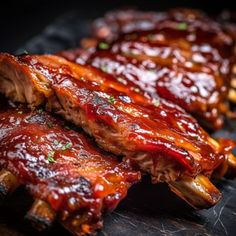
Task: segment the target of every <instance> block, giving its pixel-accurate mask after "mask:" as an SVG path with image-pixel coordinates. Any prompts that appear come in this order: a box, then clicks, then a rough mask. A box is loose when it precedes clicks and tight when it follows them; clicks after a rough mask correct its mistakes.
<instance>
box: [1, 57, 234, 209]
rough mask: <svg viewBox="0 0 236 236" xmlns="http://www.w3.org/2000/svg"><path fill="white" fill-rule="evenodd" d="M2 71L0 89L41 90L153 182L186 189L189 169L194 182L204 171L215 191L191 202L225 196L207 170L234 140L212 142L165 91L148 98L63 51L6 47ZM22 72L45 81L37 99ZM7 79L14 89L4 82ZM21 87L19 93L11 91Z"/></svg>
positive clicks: (61, 110)
mask: <svg viewBox="0 0 236 236" xmlns="http://www.w3.org/2000/svg"><path fill="white" fill-rule="evenodd" d="M13 72H14V73H13ZM0 74H1V77H0V80H1V85H2V86H1V87H0V88H1V92H2V93H4V94H6V95H7V96H8V97H10V98H12V99H15V100H18V101H20V102H26V103H29V104H30V105H31V106H35V105H36V104H38V103H40V102H41V97H42V96H44V101H45V103H47V109H49V110H52V111H55V112H56V113H57V114H60V115H62V116H63V117H65V118H66V119H67V120H69V121H72V122H73V123H75V124H76V125H78V126H81V127H82V128H83V129H84V130H85V131H86V132H87V133H89V134H90V135H91V136H93V137H94V138H95V140H96V142H97V143H98V144H99V145H100V146H101V147H103V148H104V149H105V150H107V151H110V152H113V153H114V154H116V155H121V156H124V158H127V159H132V160H133V161H134V162H135V163H136V164H137V165H139V168H140V169H141V170H143V171H144V172H148V173H150V174H151V176H152V180H153V182H154V183H156V182H167V183H169V184H170V185H172V183H173V182H175V181H178V183H179V184H178V186H177V185H176V187H179V188H180V189H182V188H183V186H185V187H187V185H186V184H185V183H184V179H185V177H186V176H188V178H190V179H191V181H192V182H194V181H195V177H196V176H199V175H201V176H203V177H202V178H204V179H205V180H206V181H202V183H204V184H206V185H211V186H212V187H210V186H208V187H206V186H205V187H203V188H202V189H205V190H206V191H208V190H211V189H214V191H212V192H211V191H210V192H209V196H211V197H210V198H208V197H207V198H204V199H205V200H204V204H202V205H199V204H198V202H194V196H192V199H193V202H190V204H192V205H194V206H195V207H197V208H203V207H209V206H211V205H212V204H215V203H216V202H217V201H218V200H219V199H220V193H219V191H218V190H217V189H216V188H215V187H214V186H213V185H212V184H211V183H210V181H209V180H208V179H207V176H210V175H211V174H212V172H213V171H214V170H215V169H216V168H217V167H219V166H220V165H221V164H222V163H223V162H224V161H227V159H228V156H229V155H230V151H231V150H230V148H231V146H230V145H229V146H228V148H224V147H225V146H224V145H223V146H222V145H221V144H218V143H217V142H216V141H215V142H216V143H217V145H216V144H215V143H214V142H212V140H211V138H210V137H209V135H208V134H207V133H206V132H205V131H204V130H203V129H202V128H201V127H200V126H199V125H198V123H197V122H196V120H194V119H193V118H192V117H191V116H190V115H188V114H187V113H186V112H184V111H183V110H182V109H181V108H180V107H178V106H176V105H174V104H172V103H171V102H166V101H165V100H163V99H160V98H159V99H158V100H149V99H147V98H146V97H144V96H142V95H141V94H139V93H136V92H135V91H131V90H130V88H128V87H127V86H125V85H122V84H119V83H117V82H116V80H114V78H113V77H112V76H110V75H108V74H106V73H104V72H101V71H100V70H98V69H96V68H93V67H91V66H80V65H77V64H74V63H71V62H69V61H66V60H65V59H63V58H61V57H58V56H52V55H44V56H37V55H35V56H29V55H24V56H20V57H18V58H17V57H13V56H11V55H8V54H1V56H0ZM19 75H20V76H19ZM22 78H23V79H24V80H27V81H28V83H27V84H31V86H32V87H34V88H36V87H40V86H41V87H40V88H42V87H43V88H44V89H43V90H40V91H39V90H38V92H40V96H39V98H38V99H36V100H35V97H34V99H32V98H33V96H31V94H29V92H28V91H32V89H31V90H28V91H27V90H26V89H25V87H23V85H24V84H23V83H20V82H21V81H22ZM45 81H47V83H46V84H45ZM9 84H11V89H9V90H8V91H11V93H10V92H6V91H7V89H5V88H4V86H7V87H9ZM35 84H37V85H35ZM42 84H43V85H44V86H42ZM19 85H20V86H19ZM39 85H40V86H39ZM17 86H18V87H17ZM16 87H17V89H18V93H19V94H20V96H18V97H17V96H15V94H16V92H15V93H14V92H13V91H14V89H15V88H16ZM25 93H28V96H25ZM12 94H14V95H12ZM21 98H24V99H21ZM222 144H223V143H222ZM182 180H183V183H182V182H181V181H182ZM191 181H190V182H191ZM188 186H190V185H188ZM192 186H194V184H192ZM190 187H191V186H190ZM175 192H177V191H175ZM188 193H189V191H186V192H185V193H182V194H188ZM216 193H217V194H216ZM196 194H199V191H196ZM213 196H214V197H213ZM215 196H217V197H216V198H215ZM190 198H191V196H190ZM185 199H186V200H188V198H187V197H186V198H185ZM209 199H210V200H209Z"/></svg>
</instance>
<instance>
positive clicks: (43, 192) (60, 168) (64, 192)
mask: <svg viewBox="0 0 236 236" xmlns="http://www.w3.org/2000/svg"><path fill="white" fill-rule="evenodd" d="M0 157H1V158H0V166H1V168H4V169H7V170H8V171H10V172H11V173H12V174H14V175H15V176H16V178H17V181H18V182H19V183H20V184H23V185H25V186H26V188H27V189H28V190H29V192H30V193H31V194H32V195H33V197H34V198H35V199H41V200H43V201H45V202H46V203H47V204H49V205H50V207H51V208H52V209H53V210H54V211H55V212H56V213H57V214H58V218H59V219H60V221H61V222H62V223H63V224H64V225H65V226H66V227H67V228H68V229H69V230H70V231H71V232H72V233H73V234H74V235H87V234H88V233H91V234H92V233H94V232H95V230H96V229H99V228H101V226H102V219H101V216H102V214H103V213H104V212H105V211H110V210H112V209H114V208H115V207H116V206H117V204H118V203H119V202H120V201H121V199H123V198H124V197H125V196H126V193H127V190H128V188H129V187H130V186H131V185H132V184H133V183H135V182H137V181H139V179H140V173H139V172H136V171H134V170H132V168H131V165H130V163H129V162H128V161H127V162H123V163H119V162H118V160H117V158H116V157H114V156H111V155H108V154H106V153H104V152H103V151H101V150H100V149H98V148H96V146H95V144H94V143H93V142H92V141H90V140H89V139H88V138H87V137H85V135H84V134H82V133H81V132H80V133H79V132H75V131H73V130H70V129H68V128H67V126H66V124H65V123H64V122H63V121H61V120H60V119H58V118H53V117H52V116H50V115H49V114H48V113H46V112H44V111H41V110H37V111H30V110H29V109H26V108H25V107H23V106H21V107H15V106H13V107H9V106H8V107H6V106H3V105H2V106H1V111H0ZM37 203H38V202H37ZM44 208H45V207H44Z"/></svg>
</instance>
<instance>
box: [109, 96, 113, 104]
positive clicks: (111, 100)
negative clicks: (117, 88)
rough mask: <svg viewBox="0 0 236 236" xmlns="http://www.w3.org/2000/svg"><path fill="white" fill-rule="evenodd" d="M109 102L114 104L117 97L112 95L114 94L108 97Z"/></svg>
mask: <svg viewBox="0 0 236 236" xmlns="http://www.w3.org/2000/svg"><path fill="white" fill-rule="evenodd" d="M108 102H109V103H111V104H114V102H115V98H114V97H112V96H111V97H109V98H108Z"/></svg>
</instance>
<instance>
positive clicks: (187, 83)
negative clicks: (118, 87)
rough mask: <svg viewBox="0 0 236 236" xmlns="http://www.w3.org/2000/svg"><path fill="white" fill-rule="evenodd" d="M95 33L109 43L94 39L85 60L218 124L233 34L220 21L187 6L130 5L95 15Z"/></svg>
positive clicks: (201, 119) (224, 99) (223, 106)
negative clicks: (160, 9) (161, 9)
mask: <svg viewBox="0 0 236 236" xmlns="http://www.w3.org/2000/svg"><path fill="white" fill-rule="evenodd" d="M93 33H94V35H95V37H96V38H97V39H99V40H101V39H102V40H105V41H106V42H111V43H110V44H107V43H106V42H104V41H102V42H100V43H98V47H97V48H96V50H95V52H94V53H92V55H90V56H89V57H88V58H87V59H88V60H86V63H90V64H91V65H93V66H96V67H98V68H101V69H104V68H105V70H106V71H107V72H108V73H111V74H112V75H114V76H116V78H117V79H118V80H119V81H120V82H122V79H123V80H125V81H126V82H127V83H128V84H130V85H131V86H134V87H137V88H138V89H139V90H141V91H144V92H146V93H148V94H149V96H152V97H154V98H155V97H156V96H161V97H163V98H165V99H167V100H170V101H172V102H174V103H176V104H178V105H180V106H181V107H183V108H184V109H185V110H187V111H188V112H190V113H191V114H193V115H194V116H195V117H196V118H198V120H199V122H201V123H202V124H203V125H205V126H206V127H209V128H211V129H219V128H220V127H222V124H223V116H222V115H223V114H225V113H226V112H227V110H228V104H227V94H228V88H229V83H230V73H231V71H232V57H233V54H234V40H233V38H232V37H231V36H230V34H228V33H226V32H225V31H224V30H223V28H222V27H221V25H219V24H218V23H216V22H215V21H213V20H211V19H210V18H208V17H207V16H206V15H204V14H203V13H201V12H198V11H195V10H189V9H174V10H170V11H169V12H166V13H154V12H140V11H135V10H128V11H115V12H110V13H107V14H106V15H105V17H104V18H103V19H98V20H96V21H95V23H94V27H93ZM73 53H75V54H76V53H78V51H77V52H76V51H75V52H73V51H72V52H70V53H67V55H70V58H71V59H72V58H73V59H74V60H76V59H77V58H78V60H77V61H78V62H80V61H81V60H80V58H81V54H79V55H78V56H76V55H75V56H74V57H71V54H73ZM62 55H64V56H67V55H66V53H62Z"/></svg>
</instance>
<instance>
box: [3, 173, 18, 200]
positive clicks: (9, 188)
mask: <svg viewBox="0 0 236 236" xmlns="http://www.w3.org/2000/svg"><path fill="white" fill-rule="evenodd" d="M18 186H19V183H18V181H17V178H16V177H15V175H13V174H12V173H11V172H10V171H8V170H5V169H3V170H1V171H0V200H1V201H3V200H4V199H5V198H6V197H7V196H8V195H9V194H11V193H12V192H14V190H15V189H16V188H17V187H18Z"/></svg>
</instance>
